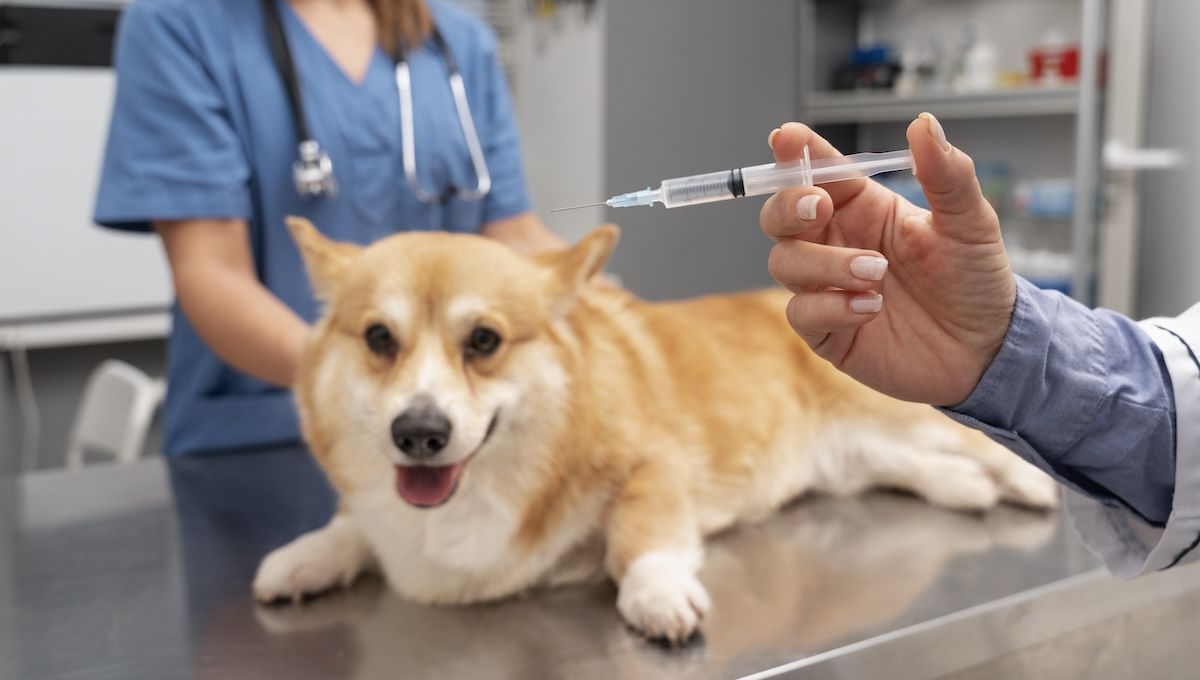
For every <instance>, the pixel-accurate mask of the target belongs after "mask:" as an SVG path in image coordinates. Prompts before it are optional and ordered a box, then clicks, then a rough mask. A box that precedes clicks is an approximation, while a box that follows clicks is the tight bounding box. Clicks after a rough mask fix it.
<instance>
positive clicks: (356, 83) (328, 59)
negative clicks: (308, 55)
mask: <svg viewBox="0 0 1200 680" xmlns="http://www.w3.org/2000/svg"><path fill="white" fill-rule="evenodd" d="M276 4H277V5H278V6H279V7H280V8H281V10H280V11H281V12H283V13H284V14H285V15H286V16H287V17H288V21H291V22H292V24H293V25H294V26H295V27H296V29H297V32H299V33H300V34H301V35H303V39H304V40H306V41H307V42H308V43H309V44H310V45H311V46H312V47H313V48H315V49H316V51H317V52H318V53H320V55H321V59H322V60H324V61H325V63H326V64H328V65H329V66H331V67H332V68H333V70H334V71H337V73H338V75H339V76H340V77H341V80H342V81H343V82H344V83H346V84H347V85H349V86H350V87H352V88H354V89H356V90H361V89H363V88H364V87H366V84H367V81H369V80H370V79H371V72H372V71H374V70H375V68H376V66H377V62H378V61H379V60H380V57H381V56H386V55H384V54H383V49H382V48H380V47H379V45H378V44H376V45H374V46H372V49H371V59H370V61H368V62H367V70H365V71H363V74H362V80H355V79H354V78H351V77H350V74H349V73H346V71H345V69H343V68H342V65H341V64H339V63H338V62H337V60H336V59H334V58H333V55H331V54H329V50H326V49H325V46H324V45H322V44H321V41H320V40H317V36H316V35H314V34H313V32H312V31H311V30H309V28H308V24H306V23H304V19H302V18H300V15H299V14H297V13H296V10H295V9H294V8H293V7H292V5H291V3H289V2H288V1H287V0H276Z"/></svg>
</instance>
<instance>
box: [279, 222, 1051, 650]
mask: <svg viewBox="0 0 1200 680" xmlns="http://www.w3.org/2000/svg"><path fill="white" fill-rule="evenodd" d="M289 224H290V226H291V228H292V231H293V235H294V237H295V239H296V241H297V243H298V244H299V246H300V249H301V251H302V253H303V255H304V257H305V261H306V263H307V265H308V268H309V271H310V275H311V277H312V279H313V283H314V288H315V289H316V290H317V292H318V295H320V296H321V297H323V298H324V299H325V300H327V303H328V309H327V313H326V315H325V316H324V317H323V318H322V320H321V321H320V322H318V324H317V325H316V327H315V328H314V330H313V333H312V336H311V339H310V341H309V343H308V345H307V349H306V351H305V354H304V357H303V360H302V364H301V367H300V370H299V373H298V378H297V385H296V394H297V398H298V403H299V407H300V413H301V416H302V422H303V428H304V435H305V438H306V439H307V441H308V443H309V446H310V448H311V449H312V452H313V454H314V456H315V457H316V459H317V460H318V461H319V463H320V464H321V466H322V467H323V468H324V470H325V471H326V473H327V474H328V476H329V479H330V480H331V482H332V483H333V485H334V486H335V488H336V489H337V491H338V492H339V494H340V495H341V499H342V509H341V511H340V512H339V514H338V516H337V517H335V518H334V520H333V521H332V522H331V523H330V525H329V526H328V527H326V528H324V529H322V530H319V531H317V532H314V533H312V534H309V535H306V536H304V537H301V538H300V539H297V541H295V542H293V543H292V544H290V545H288V546H285V547H284V548H281V549H280V550H277V551H275V552H274V553H272V554H271V555H269V556H268V557H267V558H266V560H264V563H263V565H262V566H261V567H260V571H259V574H258V576H257V578H256V580H255V592H256V595H257V596H258V597H259V598H260V599H264V600H270V599H277V598H280V597H292V598H295V597H298V596H300V595H302V594H304V593H310V592H315V591H319V590H322V589H326V588H328V587H331V586H334V585H337V584H339V583H348V582H349V581H351V580H352V579H353V578H354V577H355V576H357V575H358V574H359V573H360V572H362V571H363V570H366V569H371V568H379V569H380V570H381V571H382V572H383V574H384V575H385V576H386V577H387V579H388V581H389V583H390V584H391V585H392V587H393V588H394V589H395V590H397V591H399V592H400V593H401V594H403V595H405V596H407V597H410V598H413V599H416V600H419V601H424V602H442V603H464V602H472V601H479V600H486V599H492V598H498V597H504V596H507V595H510V594H513V593H516V592H519V591H521V590H524V589H527V588H530V587H533V586H536V585H541V584H552V583H562V582H570V581H577V580H580V579H584V578H589V577H594V576H597V575H599V574H601V573H607V574H608V575H609V576H610V577H611V578H613V579H614V580H615V581H616V582H617V583H618V586H619V596H618V608H619V609H620V611H621V613H622V615H623V616H624V617H625V619H626V620H627V621H628V622H629V623H630V624H631V625H632V626H634V627H635V628H637V629H638V630H640V631H642V632H644V633H646V634H648V635H651V636H662V637H667V638H671V639H681V638H683V637H686V636H687V635H689V634H690V633H691V632H692V631H693V630H694V629H695V627H696V625H697V624H698V621H699V619H700V618H701V617H702V615H703V613H704V611H705V610H706V609H707V607H708V598H707V595H706V593H705V591H704V588H703V586H701V585H700V583H699V582H698V581H697V580H696V577H695V572H696V570H697V569H698V567H699V564H700V554H701V537H702V536H703V535H705V534H709V533H712V532H715V531H719V530H721V529H723V528H726V527H729V526H731V525H733V524H735V523H737V522H739V521H752V520H755V519H759V518H762V517H764V516H766V515H767V514H769V513H771V512H772V511H774V510H775V509H777V508H778V507H779V506H780V505H782V504H783V503H785V502H787V501H788V500H790V499H792V498H795V497H796V496H798V495H800V494H802V493H805V492H807V491H810V490H817V491H825V492H830V493H835V494H848V493H854V492H856V491H859V490H861V489H864V488H866V487H869V486H878V485H882V486H890V487H897V488H901V489H906V490H909V491H912V492H914V493H916V494H918V495H920V496H923V497H925V498H927V499H928V500H930V501H931V502H933V503H935V504H940V505H944V506H948V507H954V508H962V509H982V508H987V507H990V506H992V505H994V504H995V503H996V502H998V500H999V499H1001V498H1004V499H1009V500H1012V501H1015V502H1018V503H1021V504H1025V505H1030V506H1035V507H1050V506H1053V505H1054V504H1055V502H1056V491H1055V487H1054V484H1053V482H1052V481H1051V480H1050V479H1049V478H1048V477H1046V476H1044V475H1043V474H1042V473H1040V472H1038V471H1037V470H1035V469H1034V468H1032V467H1030V466H1028V465H1026V464H1025V463H1023V462H1021V461H1020V460H1019V459H1017V458H1015V457H1013V456H1012V455H1011V454H1009V453H1007V452H1006V451H1004V450H1003V449H1001V448H999V447H998V446H997V445H995V444H994V443H992V442H991V441H990V440H988V439H987V438H986V437H984V436H982V435H980V434H978V433H975V432H973V431H970V430H967V429H966V428H963V427H961V426H959V425H957V424H955V423H953V422H952V421H950V420H949V419H947V418H945V417H944V416H942V415H941V414H939V413H937V412H936V411H934V410H933V409H930V408H928V407H925V406H919V405H915V404H909V403H904V402H899V401H896V400H893V399H890V398H888V397H884V396H882V395H880V394H878V393H875V392H873V391H871V390H868V389H867V388H865V387H862V386H861V385H859V384H858V383H856V382H854V381H853V380H851V379H849V378H848V377H846V376H845V375H843V374H841V373H840V372H838V371H836V370H835V369H834V368H833V367H831V366H830V365H829V364H827V363H826V362H824V361H823V360H821V359H820V358H818V357H816V356H815V355H814V354H813V353H812V352H811V351H810V350H809V349H808V347H807V346H806V345H805V344H804V343H803V342H802V341H800V340H799V339H798V338H796V336H795V335H794V333H793V332H792V330H791V329H790V328H789V327H788V325H787V323H786V321H785V320H784V315H783V307H784V305H785V303H786V300H787V295H786V294H785V293H783V292H781V291H770V292H760V293H747V294H739V295H727V296H714V297H708V298H701V299H697V300H691V301H686V302H678V303H667V304H649V303H646V302H643V301H640V300H638V299H636V298H634V297H633V296H632V295H630V294H628V293H626V292H624V291H621V290H617V289H614V288H612V287H608V286H603V285H596V284H593V283H590V281H591V280H592V278H593V277H594V275H595V274H596V273H597V272H599V271H600V270H601V269H602V268H603V266H604V263H605V262H606V261H607V259H608V256H609V255H610V254H611V252H612V249H613V248H614V247H615V244H616V241H617V230H616V228H615V227H602V228H600V229H598V230H596V231H595V232H593V233H592V234H590V235H589V236H588V237H586V238H585V239H584V240H583V241H582V242H580V243H579V244H578V245H576V246H575V247H574V248H572V249H570V250H568V251H565V252H563V253H560V254H554V255H548V256H544V257H542V258H540V259H538V260H530V259H526V258H523V257H521V256H519V255H517V254H516V253H515V252H513V251H511V250H509V249H507V248H506V247H505V246H503V245H501V244H499V243H496V242H493V241H489V240H487V239H483V238H478V237H473V236H464V235H450V234H440V233H407V234H402V235H397V236H394V237H391V238H388V239H386V240H384V241H381V242H379V243H377V244H375V245H372V246H370V247H368V248H366V249H359V248H357V247H354V246H349V245H345V244H337V243H333V242H330V241H328V240H326V239H325V238H324V237H322V236H321V235H320V234H319V233H318V232H317V231H316V229H315V228H313V227H312V225H310V224H308V223H307V222H304V221H303V220H295V219H293V220H291V221H290V223H289ZM376 323H384V324H387V325H389V327H390V328H391V329H392V332H393V333H394V335H395V336H396V337H397V338H398V339H399V343H400V348H401V349H400V351H399V354H398V355H397V356H396V357H395V358H394V359H389V358H386V357H380V356H376V355H373V354H372V353H371V352H369V351H368V350H367V347H366V344H365V343H364V340H363V334H364V330H365V329H366V328H367V327H368V326H369V325H371V324H376ZM478 325H486V326H487V327H489V328H492V329H494V330H496V331H497V332H498V333H499V335H500V336H501V338H502V344H501V346H500V349H499V350H497V351H496V353H495V354H493V355H491V356H489V357H485V358H466V357H464V354H463V343H464V339H465V338H466V337H467V335H468V334H469V333H470V331H471V329H472V328H474V327H476V326H478ZM418 396H421V397H422V398H424V397H432V398H433V399H434V400H435V401H436V402H437V404H438V406H439V408H441V409H442V410H443V411H445V412H446V413H447V415H448V417H449V419H450V420H451V421H452V422H453V423H454V432H455V434H454V437H460V439H462V440H463V441H462V442H461V443H459V442H455V443H452V445H451V446H450V447H448V453H447V456H448V457H451V458H453V457H455V456H459V457H462V456H465V455H469V456H470V460H469V462H468V463H467V466H466V469H465V471H464V473H463V477H462V478H461V481H460V484H459V488H458V490H457V492H456V493H455V495H454V496H453V497H451V498H450V500H449V501H448V502H446V503H445V505H442V506H439V507H437V508H432V509H421V508H416V507H413V506H411V505H409V504H408V503H406V502H405V501H404V500H402V499H401V498H400V497H399V495H398V494H397V493H396V491H395V490H394V487H393V485H394V474H395V473H394V466H395V465H396V464H398V463H400V464H403V462H402V461H401V460H400V458H401V454H399V452H398V451H397V450H396V448H395V446H394V445H393V443H392V441H391V439H390V437H389V434H388V427H389V423H390V422H391V420H392V419H393V418H394V417H396V415H398V413H399V411H400V410H402V409H403V408H405V407H406V406H407V405H408V404H409V403H410V402H411V401H412V400H413V399H414V398H417V397H418ZM493 414H496V423H497V424H496V426H495V431H494V433H492V434H491V436H488V435H487V434H485V432H484V430H485V427H484V425H485V424H486V423H487V422H488V421H489V419H491V418H492V416H493ZM460 444H461V445H460ZM455 446H458V448H455ZM460 450H461V451H462V452H463V453H461V454H460V453H456V452H458V451H460ZM468 450H472V451H473V453H467V451H468ZM602 568H603V571H601V569H602Z"/></svg>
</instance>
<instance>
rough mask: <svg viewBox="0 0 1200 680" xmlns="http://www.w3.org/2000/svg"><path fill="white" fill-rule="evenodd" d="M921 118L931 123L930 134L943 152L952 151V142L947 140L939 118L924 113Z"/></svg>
mask: <svg viewBox="0 0 1200 680" xmlns="http://www.w3.org/2000/svg"><path fill="white" fill-rule="evenodd" d="M920 117H921V118H924V119H925V120H926V122H928V123H929V134H930V135H932V136H933V139H934V140H935V141H936V142H937V143H938V146H940V147H942V151H949V150H950V142H949V141H947V140H946V131H945V130H943V129H942V124H941V123H939V122H938V119H937V117H935V116H934V115H933V114H932V113H928V112H926V113H922V114H921V115H920Z"/></svg>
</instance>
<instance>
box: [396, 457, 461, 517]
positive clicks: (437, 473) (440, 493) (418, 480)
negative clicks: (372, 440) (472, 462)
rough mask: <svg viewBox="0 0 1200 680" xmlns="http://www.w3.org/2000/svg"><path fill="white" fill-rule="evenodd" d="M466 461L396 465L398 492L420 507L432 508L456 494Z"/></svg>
mask: <svg viewBox="0 0 1200 680" xmlns="http://www.w3.org/2000/svg"><path fill="white" fill-rule="evenodd" d="M466 463H467V462H466V461H465V460H464V461H461V462H458V463H455V464H453V465H442V466H440V467H433V466H424V465H422V466H405V465H397V466H396V492H397V493H399V494H400V497H401V498H403V499H404V500H406V501H408V502H409V503H411V504H412V505H415V506H417V507H418V508H432V507H436V506H438V505H441V504H442V503H445V502H446V501H447V500H449V499H450V497H451V496H453V495H454V490H455V489H456V488H457V487H458V479H459V477H461V476H462V471H463V468H465V467H466Z"/></svg>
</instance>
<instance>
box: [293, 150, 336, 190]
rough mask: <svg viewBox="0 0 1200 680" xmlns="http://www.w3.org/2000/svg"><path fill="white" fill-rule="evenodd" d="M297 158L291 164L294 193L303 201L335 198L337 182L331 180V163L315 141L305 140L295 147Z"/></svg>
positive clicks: (327, 155)
mask: <svg viewBox="0 0 1200 680" xmlns="http://www.w3.org/2000/svg"><path fill="white" fill-rule="evenodd" d="M297 154H298V157H297V159H296V161H295V162H294V163H292V179H294V180H295V182H296V191H297V192H298V193H299V194H300V198H303V199H305V200H307V199H309V198H313V197H316V196H329V197H330V198H333V197H334V196H337V190H338V188H337V180H335V179H334V178H333V161H332V160H330V159H329V154H327V153H325V151H323V150H322V149H321V145H320V144H318V143H317V140H315V139H306V140H304V141H302V142H300V144H299V145H298V146H297Z"/></svg>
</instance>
